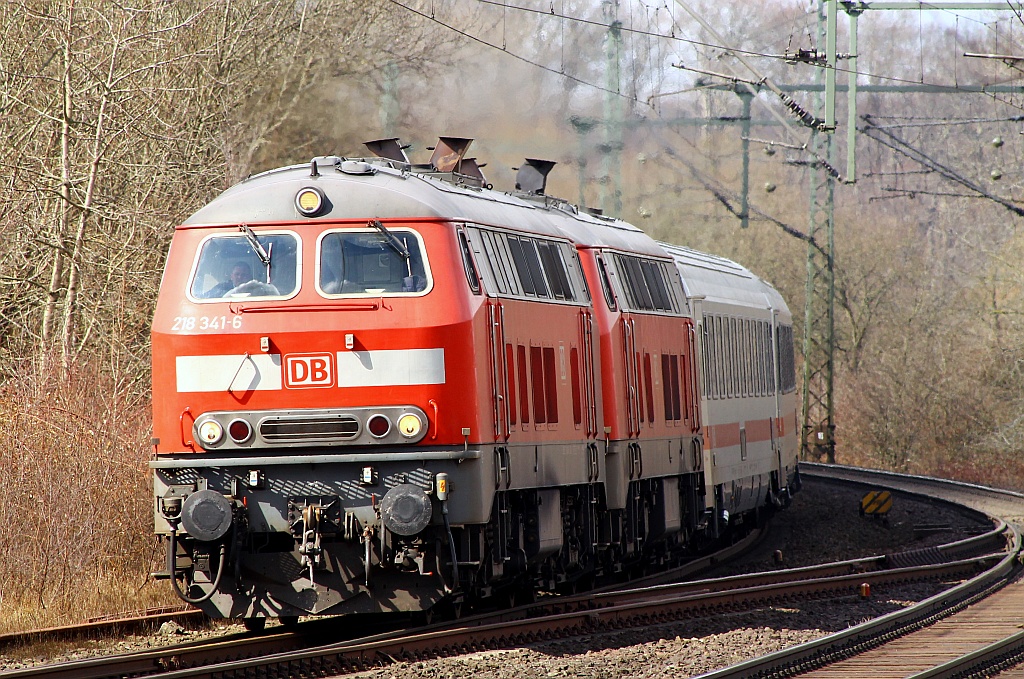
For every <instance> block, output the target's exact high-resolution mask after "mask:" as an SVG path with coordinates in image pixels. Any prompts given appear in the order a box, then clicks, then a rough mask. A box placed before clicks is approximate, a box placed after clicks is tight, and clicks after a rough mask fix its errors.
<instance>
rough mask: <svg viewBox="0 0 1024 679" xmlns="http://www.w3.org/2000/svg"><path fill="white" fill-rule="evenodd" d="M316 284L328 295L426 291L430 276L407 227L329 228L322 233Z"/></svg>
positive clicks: (417, 240)
mask: <svg viewBox="0 0 1024 679" xmlns="http://www.w3.org/2000/svg"><path fill="white" fill-rule="evenodd" d="M318 266H319V268H320V270H319V273H318V275H317V287H318V288H319V290H320V292H321V293H323V294H325V295H327V296H331V297H333V296H335V295H381V294H395V293H398V294H401V293H407V294H409V293H411V294H424V293H425V292H426V291H427V289H428V288H429V287H430V286H429V282H430V277H429V273H428V270H427V266H426V259H425V258H424V256H423V249H422V246H421V243H420V238H419V236H418V235H417V234H416V233H414V232H412V231H410V230H407V229H393V230H391V229H389V230H383V231H382V230H379V229H376V230H373V231H370V230H345V231H329V232H327V233H324V234H323V235H322V236H321V237H320V258H319V260H318Z"/></svg>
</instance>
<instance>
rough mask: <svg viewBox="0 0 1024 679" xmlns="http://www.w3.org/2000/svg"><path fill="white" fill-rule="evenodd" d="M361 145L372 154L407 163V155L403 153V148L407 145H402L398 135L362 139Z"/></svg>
mask: <svg viewBox="0 0 1024 679" xmlns="http://www.w3.org/2000/svg"><path fill="white" fill-rule="evenodd" d="M363 146H365V147H366V148H368V149H370V152H371V153H373V155H375V156H378V157H380V158H387V159H388V160H394V161H397V162H399V163H405V164H406V165H408V164H409V156H407V155H405V150H406V149H407V148H409V145H408V144H405V145H404V146H403V145H402V143H401V142H400V141H399V140H398V137H390V138H388V139H372V140H370V141H364V142H363Z"/></svg>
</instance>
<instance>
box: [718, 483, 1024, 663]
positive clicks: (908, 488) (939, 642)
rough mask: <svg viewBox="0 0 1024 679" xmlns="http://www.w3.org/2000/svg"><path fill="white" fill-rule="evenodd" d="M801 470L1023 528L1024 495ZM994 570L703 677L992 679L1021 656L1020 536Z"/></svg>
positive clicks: (1023, 597) (1023, 635)
mask: <svg viewBox="0 0 1024 679" xmlns="http://www.w3.org/2000/svg"><path fill="white" fill-rule="evenodd" d="M801 473H804V474H806V475H808V476H816V477H822V478H825V479H829V480H839V481H844V482H848V483H855V484H868V485H871V486H873V487H884V488H889V489H892V490H896V491H900V492H904V493H908V494H914V495H918V496H924V497H929V498H933V499H938V500H943V501H947V502H954V503H956V504H959V505H962V506H965V507H970V508H972V509H976V510H978V511H981V512H984V513H986V514H988V515H989V516H992V517H995V518H999V519H1002V520H1004V521H1006V522H1008V523H1010V524H1019V523H1020V522H1021V518H1022V517H1024V495H1021V494H1020V493H1013V492H1010V491H1002V490H996V489H992V488H985V487H982V486H975V485H971V484H965V483H958V482H954V481H945V480H941V479H929V478H922V477H912V476H906V475H902V474H893V473H887V472H878V471H873V470H863V469H855V468H850V467H838V466H826V465H813V464H811V465H802V466H801ZM1010 530H1011V534H1012V539H1011V542H1010V548H1009V550H1008V552H1007V553H1006V555H1005V556H1004V558H1003V559H1001V560H1000V563H999V564H998V565H997V566H996V567H994V568H992V569H990V570H989V571H987V572H985V573H982V574H981V575H978V576H977V577H975V578H973V579H971V580H969V581H967V582H965V583H963V584H961V585H959V586H958V587H955V588H953V589H951V590H949V591H947V592H944V593H942V594H940V595H938V596H935V597H932V598H930V599H927V600H925V601H922V602H920V603H918V604H917V605H915V606H912V607H910V608H908V609H906V610H905V611H900V612H898V613H894V614H890V615H887V616H884V617H882V618H879V619H876V620H872V621H869V622H867V623H864V624H862V625H858V626H856V627H853V628H850V629H848V630H845V631H843V632H839V633H837V634H833V635H829V636H827V637H824V638H822V639H818V640H815V641H813V642H810V643H807V644H802V645H800V646H796V647H793V648H790V649H787V650H785V651H781V652H779V653H774V654H772V655H770V656H765V657H763V658H757V659H754V660H751V661H749V662H745V663H741V664H738V665H734V666H732V667H727V668H725V669H723V670H720V671H717V672H712V673H708V674H705V675H702V677H703V678H704V679H712V678H714V679H726V678H732V677H769V676H770V677H787V676H806V677H843V678H851V677H852V678H856V677H871V679H880V678H885V677H929V678H931V677H974V676H978V677H981V676H993V675H994V674H995V673H996V672H998V671H1000V670H1002V669H1006V668H1008V667H1013V666H1015V665H1016V664H1017V663H1019V662H1020V660H1021V659H1022V658H1024V633H1021V632H1020V625H1021V621H1022V614H1021V611H1024V582H1022V580H1021V578H1020V574H1021V565H1020V552H1021V540H1020V535H1019V533H1018V532H1017V530H1016V528H1014V527H1013V525H1011V526H1010Z"/></svg>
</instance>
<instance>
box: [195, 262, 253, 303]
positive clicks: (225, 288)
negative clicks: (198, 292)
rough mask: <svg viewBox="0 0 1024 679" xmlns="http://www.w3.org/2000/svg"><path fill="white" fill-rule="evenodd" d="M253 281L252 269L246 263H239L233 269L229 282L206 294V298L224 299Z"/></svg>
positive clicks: (222, 283) (220, 284) (224, 282)
mask: <svg viewBox="0 0 1024 679" xmlns="http://www.w3.org/2000/svg"><path fill="white" fill-rule="evenodd" d="M251 280H252V267H250V266H249V265H248V264H247V263H246V262H237V263H236V264H235V265H234V266H233V267H232V268H231V275H230V276H229V277H228V280H226V281H223V282H221V283H218V284H217V285H215V286H213V287H212V288H210V289H209V290H208V291H207V292H206V295H205V296H206V297H223V296H224V295H226V294H228V292H229V291H231V290H233V289H234V288H237V287H238V286H239V285H242V284H243V283H248V282H249V281H251Z"/></svg>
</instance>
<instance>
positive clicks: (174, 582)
mask: <svg viewBox="0 0 1024 679" xmlns="http://www.w3.org/2000/svg"><path fill="white" fill-rule="evenodd" d="M227 554H228V551H227V547H226V546H225V543H223V542H221V543H220V556H219V558H218V559H217V577H216V578H214V579H213V585H212V586H211V587H210V591H209V592H207V593H206V594H204V595H203V596H201V597H199V598H197V599H193V598H191V597H189V596H188V595H187V594H185V593H184V592H183V591H181V586H180V585H178V578H177V577H176V576H175V574H176V573H177V570H178V565H177V555H178V529H177V528H175V526H174V525H173V524H172V525H171V539H170V541H169V544H168V546H167V572H168V573H170V574H171V587H173V588H174V593H175V594H177V595H178V598H179V599H181V600H182V601H184V602H185V603H187V604H193V605H195V604H200V603H202V602H204V601H206V600H208V599H209V598H210V597H212V596H213V594H214V592H216V591H217V588H218V587H220V580H221V577H223V575H224V566H225V565H226V562H227Z"/></svg>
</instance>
